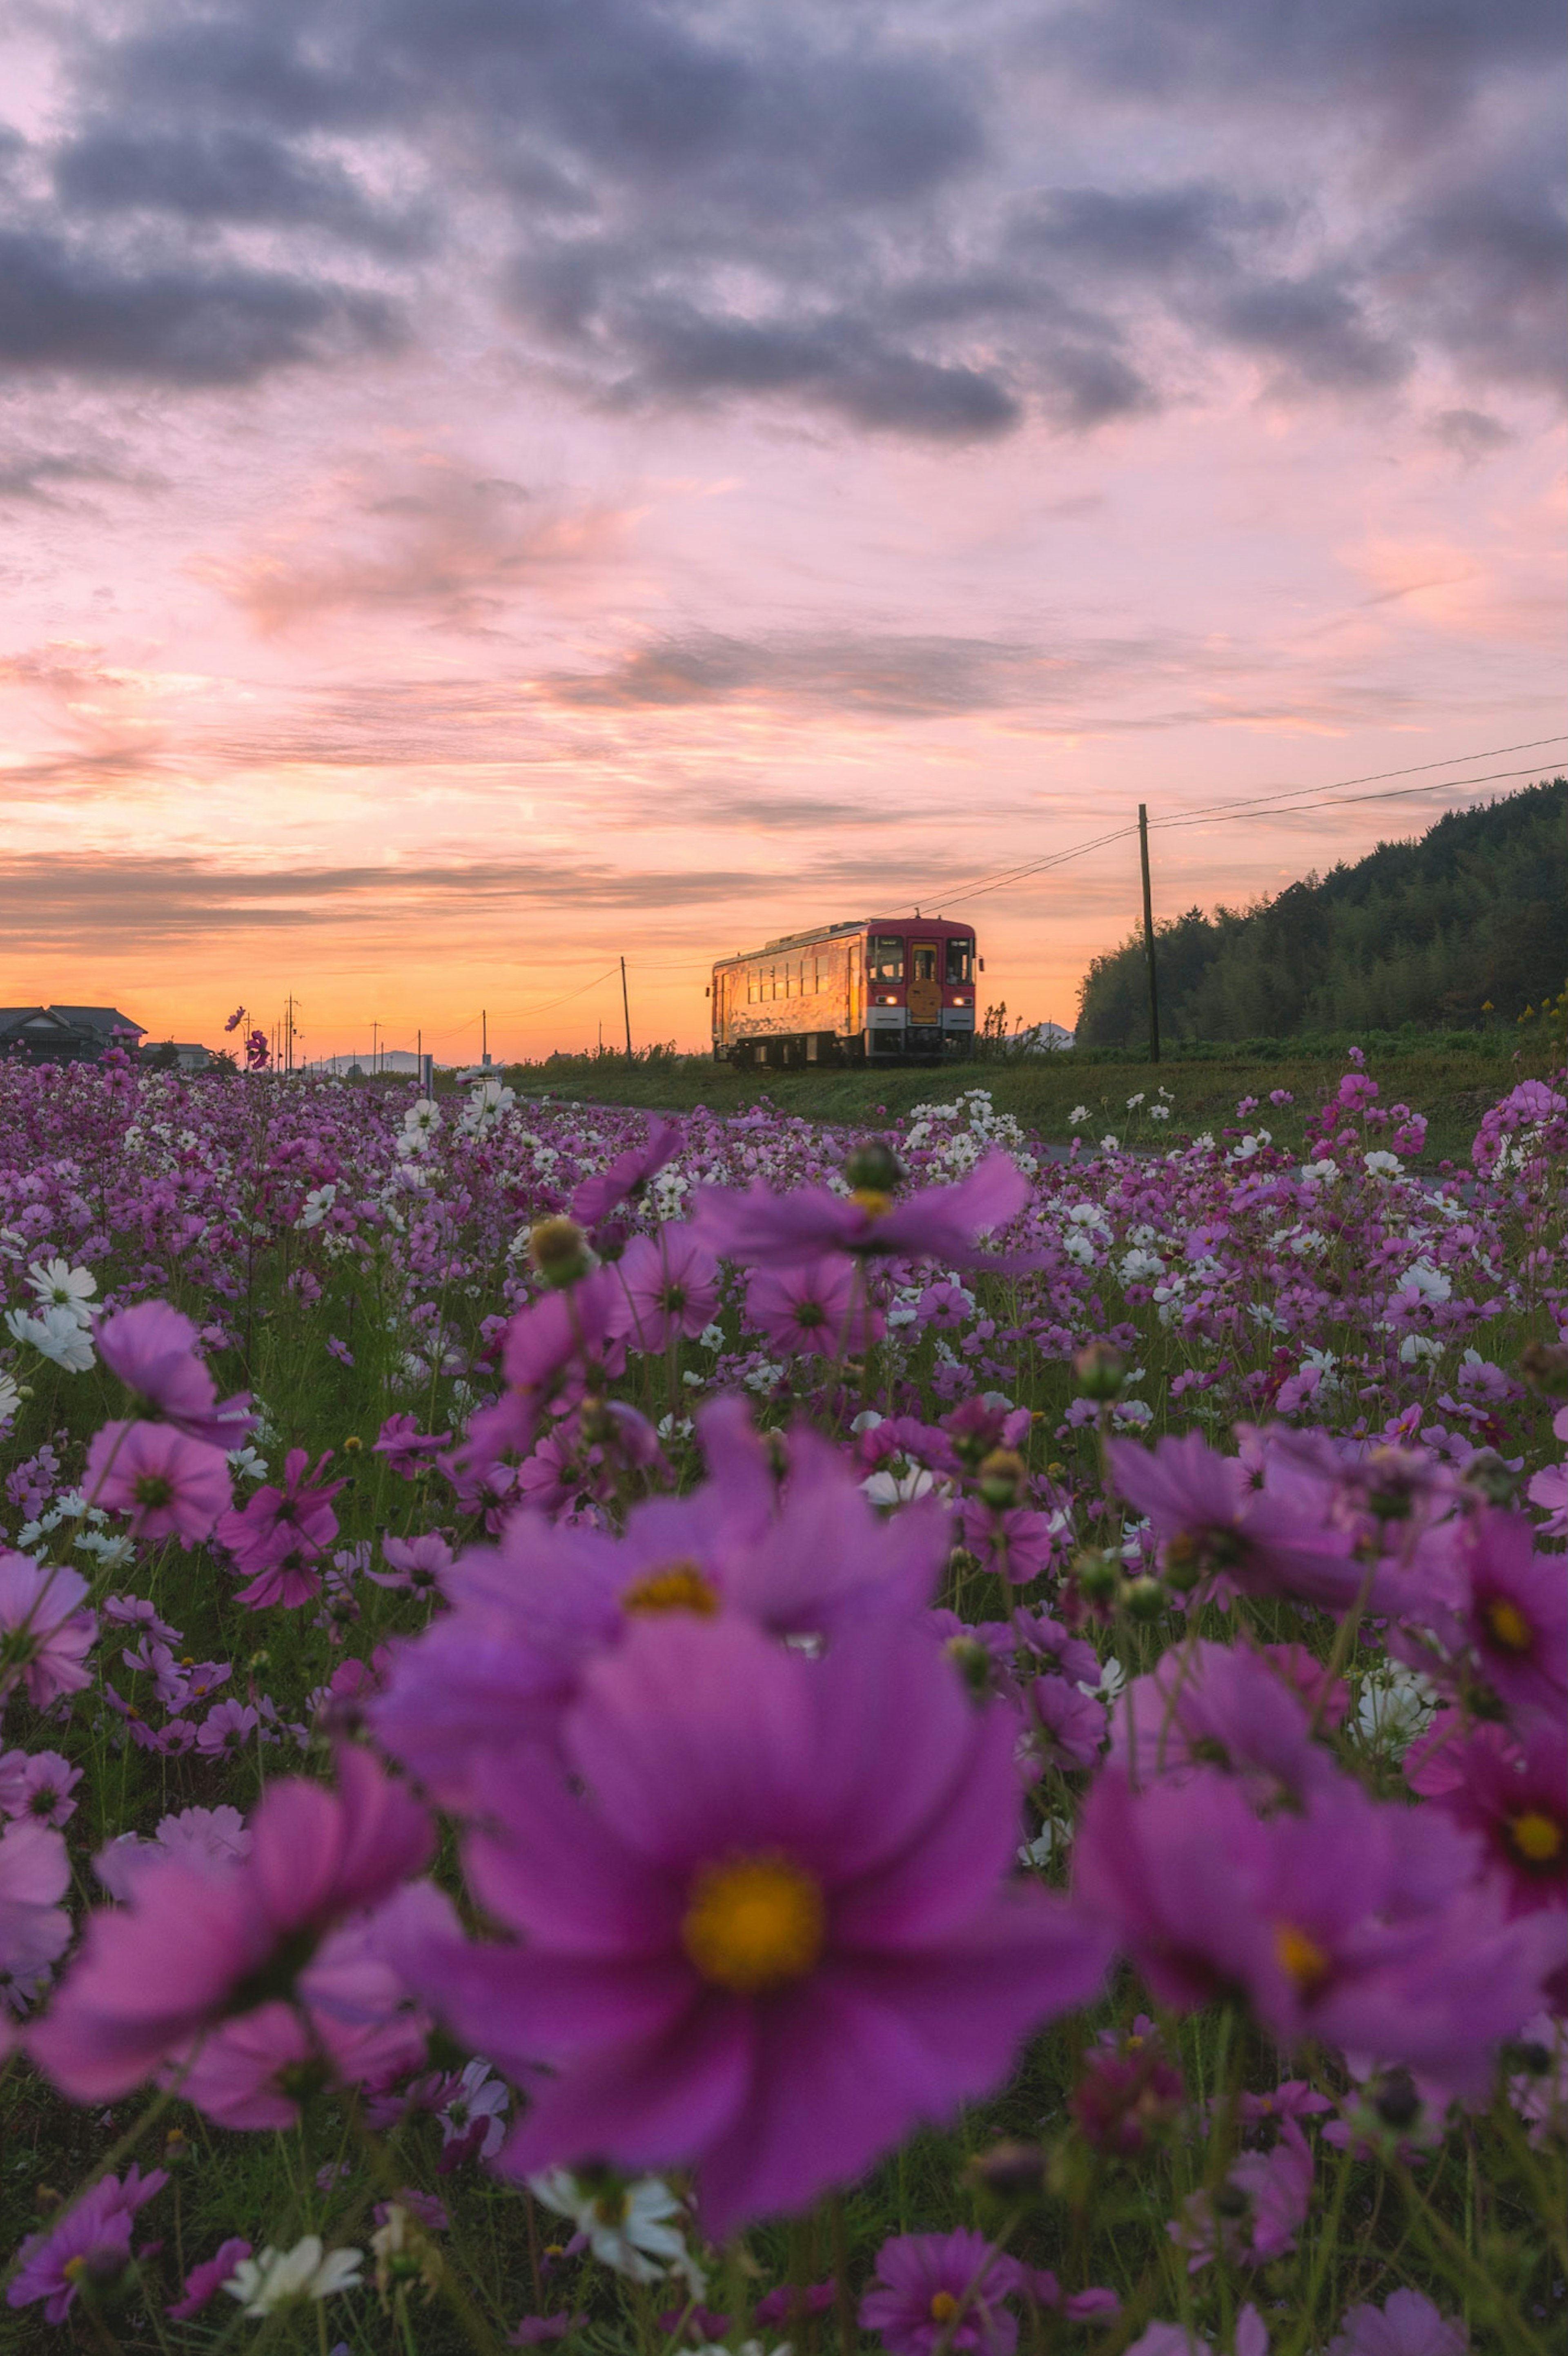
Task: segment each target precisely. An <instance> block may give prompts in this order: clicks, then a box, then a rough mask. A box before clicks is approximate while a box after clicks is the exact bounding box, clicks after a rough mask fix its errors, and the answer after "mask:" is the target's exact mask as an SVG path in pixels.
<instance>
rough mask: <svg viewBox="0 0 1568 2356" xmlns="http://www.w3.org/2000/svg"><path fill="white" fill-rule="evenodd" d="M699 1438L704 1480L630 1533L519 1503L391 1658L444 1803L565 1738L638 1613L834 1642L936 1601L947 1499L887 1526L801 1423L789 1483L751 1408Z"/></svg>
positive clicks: (730, 1412) (395, 1743) (408, 1729)
mask: <svg viewBox="0 0 1568 2356" xmlns="http://www.w3.org/2000/svg"><path fill="white" fill-rule="evenodd" d="M698 1430H699V1437H700V1439H701V1441H702V1445H703V1448H704V1451H705V1452H706V1454H707V1457H708V1462H709V1480H708V1481H707V1483H705V1484H704V1485H703V1487H701V1488H700V1489H697V1490H694V1491H693V1492H692V1493H691V1494H689V1495H688V1496H685V1497H654V1498H649V1499H646V1500H645V1501H644V1502H643V1503H642V1504H640V1505H634V1506H633V1507H632V1509H631V1511H630V1513H629V1514H628V1515H627V1516H626V1526H625V1531H624V1536H622V1537H612V1536H611V1535H610V1534H609V1533H608V1532H607V1531H603V1530H598V1529H593V1528H590V1527H587V1526H563V1525H561V1524H559V1523H556V1524H551V1523H549V1522H547V1521H545V1520H543V1519H542V1518H541V1517H540V1516H539V1515H535V1514H528V1513H518V1514H515V1515H513V1516H512V1517H511V1519H510V1522H509V1523H508V1526H507V1530H506V1532H505V1533H504V1535H503V1537H502V1540H501V1543H500V1545H499V1546H498V1547H471V1548H469V1550H468V1551H467V1552H466V1553H465V1554H464V1555H463V1556H462V1557H461V1558H460V1559H459V1560H458V1561H457V1563H456V1564H454V1566H453V1569H451V1570H449V1571H446V1572H444V1573H443V1575H442V1579H441V1585H442V1589H443V1592H444V1593H445V1594H446V1595H447V1596H448V1597H449V1598H450V1599H451V1601H452V1602H453V1605H454V1607H455V1608H454V1609H453V1611H452V1612H450V1613H449V1614H446V1615H444V1616H443V1618H441V1619H439V1620H437V1621H435V1622H433V1623H432V1626H431V1627H430V1628H429V1629H428V1630H427V1631H426V1632H425V1633H424V1634H423V1635H422V1636H421V1637H420V1638H418V1639H417V1640H416V1641H415V1642H413V1643H411V1644H405V1645H404V1646H402V1647H401V1648H400V1650H399V1651H398V1652H397V1653H396V1655H395V1658H394V1666H393V1671H392V1675H391V1677H390V1679H389V1686H388V1690H387V1692H386V1694H385V1695H384V1696H383V1697H381V1698H380V1700H379V1701H378V1702H376V1703H375V1704H374V1705H373V1706H372V1708H371V1719H372V1723H373V1724H374V1726H375V1729H376V1733H377V1739H378V1740H379V1741H382V1742H384V1743H385V1744H386V1745H387V1747H388V1748H389V1750H391V1751H395V1752H396V1753H397V1755H398V1756H399V1757H400V1758H401V1759H404V1760H406V1761H407V1762H408V1763H409V1765H410V1766H411V1768H412V1769H413V1771H414V1772H415V1773H416V1774H418V1775H419V1776H420V1777H421V1780H422V1781H423V1782H424V1783H426V1784H427V1785H428V1787H429V1789H430V1790H431V1792H432V1794H434V1796H435V1797H436V1798H437V1799H438V1800H440V1801H441V1802H442V1803H443V1804H444V1805H448V1806H453V1807H467V1806H469V1805H470V1804H472V1789H473V1782H474V1776H475V1771H476V1768H477V1765H478V1763H479V1762H480V1760H481V1759H482V1758H483V1757H484V1756H485V1755H496V1754H500V1755H505V1754H507V1753H509V1752H510V1751H515V1750H516V1749H517V1747H518V1746H519V1745H520V1744H527V1743H530V1742H540V1741H543V1742H549V1741H552V1740H554V1736H555V1730H556V1728H557V1726H558V1725H559V1722H560V1716H561V1712H562V1711H563V1710H564V1709H565V1708H567V1707H568V1706H569V1705H570V1703H571V1700H572V1698H573V1697H574V1696H575V1694H576V1692H577V1690H578V1687H579V1683H580V1680H581V1676H582V1675H583V1673H584V1671H585V1670H586V1669H587V1667H588V1665H590V1663H591V1662H592V1661H593V1660H595V1659H596V1658H597V1657H598V1656H599V1655H601V1654H603V1653H604V1652H606V1651H608V1650H611V1649H613V1647H614V1646H615V1645H617V1644H620V1643H621V1642H622V1641H623V1640H624V1637H625V1636H626V1634H627V1633H628V1632H629V1631H630V1630H632V1629H633V1628H634V1627H635V1626H636V1625H637V1624H638V1623H639V1622H643V1621H645V1620H647V1619H649V1618H658V1617H667V1616H669V1615H672V1614H674V1615H687V1616H690V1617H694V1618H698V1619H713V1618H715V1617H718V1616H720V1615H729V1614H731V1613H737V1614H740V1615H741V1616H742V1617H744V1618H746V1619H749V1620H751V1621H753V1622H759V1623H760V1624H761V1625H763V1627H765V1628H768V1629H770V1630H772V1631H773V1633H774V1634H776V1635H781V1636H788V1635H821V1634H825V1633H832V1632H834V1631H835V1630H837V1629H839V1628H842V1627H844V1626H847V1625H848V1624H849V1623H850V1622H852V1621H854V1620H855V1619H857V1618H858V1617H860V1616H862V1615H864V1614H868V1613H877V1612H892V1613H904V1614H912V1613H914V1612H918V1611H919V1609H920V1607H921V1606H922V1605H923V1603H924V1602H925V1601H927V1600H928V1598H929V1596H930V1594H931V1591H932V1589H933V1587H934V1585H935V1582H936V1579H937V1575H938V1573H939V1571H940V1569H941V1567H942V1563H943V1560H944V1557H945V1553H946V1547H947V1537H946V1531H947V1525H946V1517H945V1515H944V1514H943V1512H942V1511H941V1509H940V1508H939V1507H938V1506H936V1505H924V1504H921V1505H916V1506H912V1507H911V1508H909V1509H908V1510H906V1511H905V1512H903V1513H901V1514H899V1515H895V1516H893V1517H892V1518H891V1520H886V1519H884V1518H883V1517H882V1516H881V1515H879V1514H877V1513H876V1512H875V1511H874V1510H873V1509H872V1507H871V1506H870V1505H869V1504H868V1502H867V1500H866V1499H865V1498H864V1497H863V1496H862V1495H861V1494H860V1493H859V1486H858V1484H857V1483H856V1480H855V1477H854V1473H853V1471H852V1470H851V1468H850V1467H849V1466H848V1464H847V1463H846V1462H845V1460H844V1458H843V1457H842V1456H841V1455H840V1454H839V1452H838V1451H837V1450H836V1449H835V1448H833V1447H832V1446H831V1445H830V1443H829V1442H828V1441H827V1440H823V1439H822V1438H820V1437H819V1435H817V1434H816V1433H815V1432H812V1431H806V1430H801V1431H796V1432H793V1433H791V1434H790V1435H789V1437H788V1439H787V1440H786V1441H785V1443H784V1445H785V1449H786V1451H787V1466H788V1470H787V1475H786V1478H785V1480H784V1485H783V1488H782V1490H781V1488H780V1485H779V1483H778V1481H777V1479H776V1478H775V1474H774V1471H773V1461H772V1458H771V1455H770V1453H769V1451H768V1450H767V1448H766V1447H765V1445H764V1443H763V1441H762V1440H760V1439H759V1438H758V1436H757V1434H756V1433H755V1432H754V1431H753V1430H752V1427H751V1423H750V1420H749V1419H748V1416H747V1414H746V1410H745V1408H744V1407H743V1406H742V1405H741V1402H740V1401H739V1400H735V1399H725V1400H717V1401H715V1402H714V1403H713V1405H712V1406H710V1407H709V1408H705V1409H704V1410H703V1412H702V1414H701V1415H700V1416H699V1419H698Z"/></svg>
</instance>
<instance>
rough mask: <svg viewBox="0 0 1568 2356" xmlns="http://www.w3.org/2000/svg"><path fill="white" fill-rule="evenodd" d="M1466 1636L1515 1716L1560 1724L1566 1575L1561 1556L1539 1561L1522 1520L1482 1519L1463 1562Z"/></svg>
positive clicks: (1467, 1538) (1567, 1631) (1565, 1693)
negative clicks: (1533, 1715) (1540, 1715)
mask: <svg viewBox="0 0 1568 2356" xmlns="http://www.w3.org/2000/svg"><path fill="white" fill-rule="evenodd" d="M1459 1558H1460V1562H1461V1564H1462V1567H1463V1569H1464V1572H1465V1577H1466V1582H1467V1590H1468V1593H1467V1606H1466V1611H1465V1622H1466V1629H1467V1634H1468V1636H1469V1639H1470V1643H1471V1645H1472V1646H1473V1648H1474V1651H1475V1655H1476V1659H1477V1664H1478V1665H1479V1667H1480V1671H1481V1675H1482V1676H1484V1677H1485V1678H1486V1680H1487V1682H1488V1685H1489V1686H1490V1687H1492V1689H1493V1691H1494V1692H1495V1693H1496V1694H1497V1695H1498V1697H1499V1699H1500V1700H1501V1701H1502V1702H1504V1703H1505V1704H1506V1706H1507V1707H1508V1708H1509V1709H1511V1710H1542V1711H1545V1712H1546V1713H1547V1714H1548V1715H1549V1716H1552V1717H1554V1718H1557V1719H1561V1718H1562V1715H1563V1708H1564V1705H1565V1704H1568V1574H1565V1573H1564V1569H1563V1557H1562V1556H1561V1555H1560V1554H1537V1553H1536V1551H1535V1531H1534V1529H1533V1527H1532V1526H1531V1523H1530V1522H1529V1521H1528V1520H1527V1519H1526V1517H1525V1515H1522V1514H1499V1513H1481V1514H1477V1515H1474V1516H1473V1517H1472V1519H1471V1520H1470V1522H1469V1523H1468V1524H1467V1527H1466V1530H1465V1533H1464V1537H1463V1539H1462V1542H1461V1546H1460V1554H1459Z"/></svg>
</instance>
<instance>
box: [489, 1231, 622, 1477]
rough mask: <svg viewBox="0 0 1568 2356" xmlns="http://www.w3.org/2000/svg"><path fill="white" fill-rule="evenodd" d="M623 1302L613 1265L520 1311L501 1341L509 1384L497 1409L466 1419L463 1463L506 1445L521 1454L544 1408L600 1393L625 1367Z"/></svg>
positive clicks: (499, 1451)
mask: <svg viewBox="0 0 1568 2356" xmlns="http://www.w3.org/2000/svg"><path fill="white" fill-rule="evenodd" d="M624 1307H625V1295H624V1293H623V1291H622V1290H621V1283H620V1279H619V1277H618V1276H617V1275H616V1273H615V1270H614V1269H613V1268H596V1269H592V1270H591V1271H590V1273H589V1274H588V1275H587V1276H585V1277H582V1278H581V1279H580V1280H579V1281H578V1282H577V1283H576V1284H569V1285H563V1286H561V1287H560V1289H559V1290H552V1291H549V1292H545V1293H541V1294H540V1296H539V1299H538V1300H537V1301H529V1302H528V1305H527V1306H526V1307H525V1308H522V1309H519V1310H518V1312H517V1315H516V1316H515V1317H514V1318H513V1320H512V1322H511V1323H510V1324H509V1325H508V1326H507V1334H506V1339H505V1341H504V1342H503V1343H502V1344H501V1370H502V1372H503V1374H504V1375H505V1376H506V1377H507V1390H506V1392H505V1394H504V1395H503V1397H502V1398H500V1399H498V1400H497V1401H496V1405H495V1406H494V1407H488V1408H480V1410H479V1412H478V1413H477V1414H476V1415H475V1416H474V1417H473V1418H472V1419H471V1420H470V1422H469V1426H468V1432H467V1437H466V1438H465V1440H464V1442H463V1445H462V1447H461V1449H460V1450H459V1451H457V1453H458V1459H459V1462H460V1464H461V1465H464V1466H468V1467H475V1466H477V1465H480V1464H483V1463H486V1462H494V1461H495V1460H496V1459H497V1458H499V1457H501V1456H504V1455H505V1454H506V1453H507V1450H508V1449H512V1450H516V1451H517V1452H518V1453H519V1454H521V1453H522V1452H523V1451H526V1450H527V1449H528V1447H529V1446H530V1445H531V1444H532V1440H533V1436H534V1432H535V1430H536V1429H537V1428H538V1424H539V1418H540V1417H541V1416H542V1415H543V1414H544V1413H545V1411H546V1409H547V1408H549V1407H551V1406H554V1407H556V1408H565V1407H571V1406H574V1405H575V1404H576V1402H577V1401H578V1400H579V1399H581V1398H582V1397H583V1396H584V1394H585V1392H587V1391H590V1390H591V1391H592V1392H593V1393H594V1394H595V1396H597V1395H598V1394H599V1393H600V1392H602V1391H603V1389H604V1388H605V1387H606V1386H607V1384H608V1383H609V1382H610V1381H611V1380H612V1379H613V1377H614V1376H616V1375H619V1374H621V1373H623V1372H624V1368H625V1364H626V1345H625V1343H624V1341H623V1340H622V1338H621V1333H620V1323H621V1318H622V1313H623V1312H624Z"/></svg>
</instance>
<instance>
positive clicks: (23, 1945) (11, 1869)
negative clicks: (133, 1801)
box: [0, 1816, 70, 1983]
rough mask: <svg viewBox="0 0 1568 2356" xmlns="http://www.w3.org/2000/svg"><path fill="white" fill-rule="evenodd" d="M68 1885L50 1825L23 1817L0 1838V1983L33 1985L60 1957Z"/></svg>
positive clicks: (66, 1931) (66, 1930)
mask: <svg viewBox="0 0 1568 2356" xmlns="http://www.w3.org/2000/svg"><path fill="white" fill-rule="evenodd" d="M69 1881H70V1865H69V1859H68V1858H67V1856H66V1847H65V1843H64V1841H63V1840H62V1839H61V1838H60V1837H59V1833H57V1832H56V1831H55V1830H54V1829H53V1828H52V1826H48V1825H42V1824H37V1823H34V1822H33V1821H32V1820H31V1819H30V1818H28V1817H26V1816H24V1817H23V1818H22V1819H21V1821H20V1822H19V1823H17V1824H12V1825H7V1826H6V1827H5V1831H4V1833H0V1981H16V1982H17V1983H26V1982H28V1981H31V1980H34V1979H36V1978H37V1976H38V1974H39V1973H40V1972H42V1971H44V1970H46V1969H47V1968H48V1965H50V1964H52V1963H53V1962H54V1961H55V1958H56V1957H57V1956H58V1955H60V1954H63V1953H64V1952H65V1949H66V1947H67V1945H68V1944H69V1940H70V1917H69V1914H68V1913H67V1912H65V1909H64V1908H63V1907H62V1906H61V1904H60V1903H59V1901H60V1900H61V1899H62V1898H63V1897H64V1896H65V1893H66V1890H67V1888H68V1887H69Z"/></svg>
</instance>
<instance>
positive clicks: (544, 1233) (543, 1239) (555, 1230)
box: [528, 1219, 592, 1289]
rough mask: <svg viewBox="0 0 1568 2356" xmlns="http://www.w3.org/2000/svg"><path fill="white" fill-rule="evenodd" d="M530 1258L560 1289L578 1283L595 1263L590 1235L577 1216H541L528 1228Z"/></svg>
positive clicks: (539, 1270)
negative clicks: (590, 1250) (591, 1251)
mask: <svg viewBox="0 0 1568 2356" xmlns="http://www.w3.org/2000/svg"><path fill="white" fill-rule="evenodd" d="M528 1258H529V1259H530V1260H531V1261H532V1262H533V1265H534V1268H535V1269H536V1270H537V1271H538V1273H539V1275H540V1276H542V1277H543V1279H544V1280H545V1282H546V1283H547V1284H553V1285H555V1286H556V1287H557V1288H558V1289H563V1288H564V1287H565V1286H567V1285H569V1284H576V1283H577V1282H578V1280H579V1279H580V1278H581V1277H584V1276H586V1275H587V1273H588V1270H589V1268H590V1266H591V1265H592V1257H591V1254H590V1252H589V1249H588V1238H587V1237H586V1236H585V1235H584V1234H583V1232H582V1229H581V1227H580V1226H578V1224H577V1222H576V1220H575V1219H540V1220H539V1222H538V1224H537V1225H536V1226H533V1227H531V1228H530V1229H529V1230H528Z"/></svg>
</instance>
